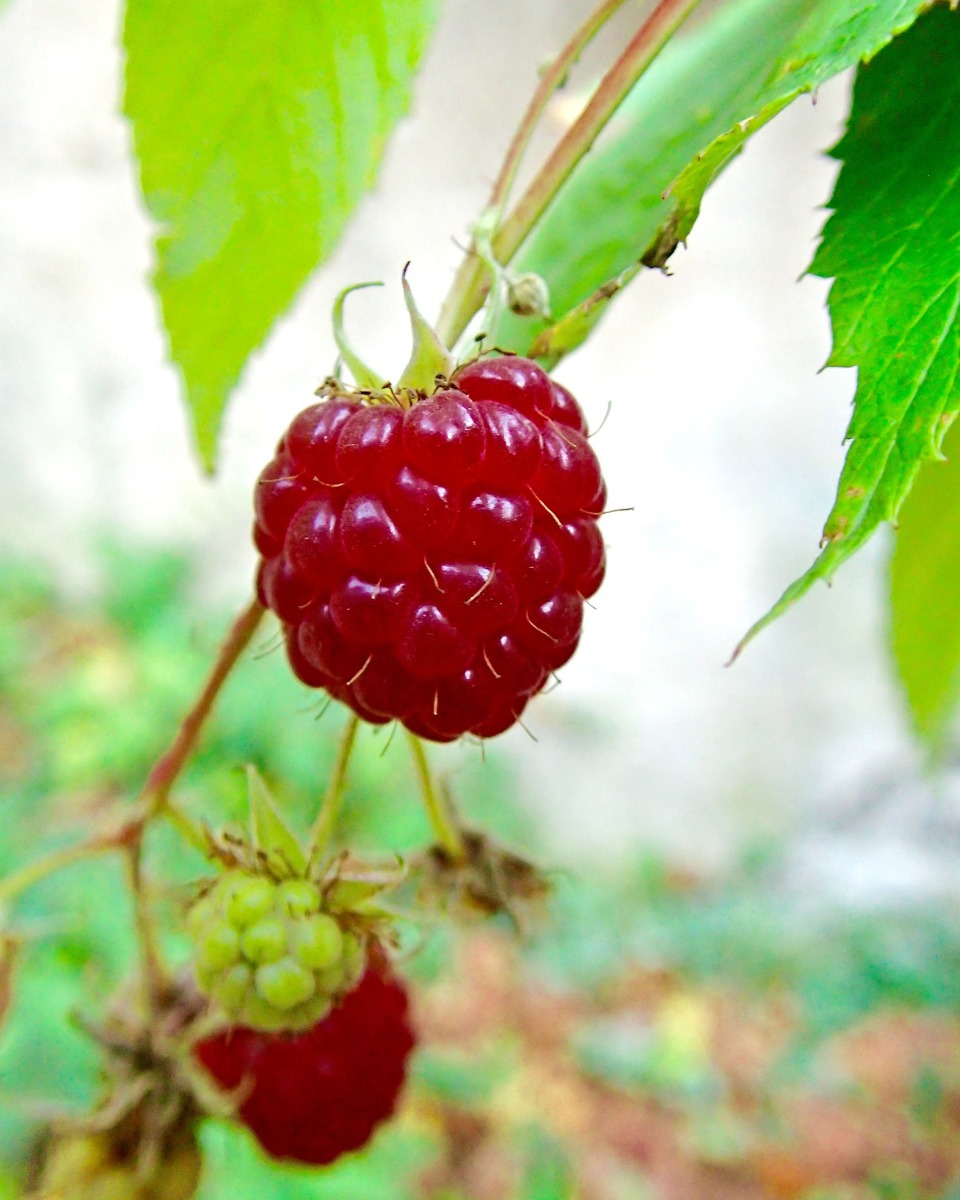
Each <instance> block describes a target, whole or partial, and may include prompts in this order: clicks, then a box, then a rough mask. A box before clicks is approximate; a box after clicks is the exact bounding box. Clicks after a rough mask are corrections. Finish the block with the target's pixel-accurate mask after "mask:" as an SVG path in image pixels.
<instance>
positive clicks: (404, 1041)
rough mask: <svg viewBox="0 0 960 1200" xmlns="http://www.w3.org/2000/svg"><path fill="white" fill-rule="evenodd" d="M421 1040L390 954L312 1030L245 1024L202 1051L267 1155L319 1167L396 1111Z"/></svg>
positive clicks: (354, 1146) (374, 957)
mask: <svg viewBox="0 0 960 1200" xmlns="http://www.w3.org/2000/svg"><path fill="white" fill-rule="evenodd" d="M414 1042H415V1038H414V1034H413V1030H412V1029H411V1026H410V1021H409V1016H408V1002H407V993H406V989H405V988H404V987H403V985H402V984H401V983H400V982H399V980H397V979H396V977H395V976H393V975H392V974H391V973H390V970H389V967H388V966H387V965H386V962H385V960H384V957H383V955H382V953H380V952H378V951H377V950H376V949H374V951H373V952H372V953H371V956H370V965H369V966H368V968H367V970H366V972H365V973H364V976H363V978H362V979H361V980H360V983H359V984H358V985H357V986H356V987H355V988H354V990H353V991H352V992H348V993H347V995H346V996H344V998H343V1000H342V1001H341V1003H340V1004H339V1005H338V1006H337V1007H335V1008H333V1009H332V1010H331V1011H330V1013H329V1014H328V1015H327V1016H326V1017H324V1018H323V1020H321V1021H320V1022H318V1024H316V1025H314V1026H313V1027H312V1028H311V1029H307V1030H305V1031H304V1032H302V1033H292V1034H291V1033H263V1032H261V1031H259V1030H255V1029H248V1028H246V1027H244V1026H237V1027H235V1028H232V1029H227V1030H224V1031H223V1032H220V1033H215V1034H212V1035H211V1036H209V1037H206V1038H204V1039H203V1040H201V1041H200V1042H198V1043H197V1044H196V1045H195V1046H194V1054H195V1055H196V1057H197V1059H198V1060H199V1061H200V1063H201V1064H202V1065H203V1066H204V1067H205V1068H206V1069H207V1071H209V1072H210V1074H211V1075H212V1076H213V1077H214V1079H215V1080H216V1081H217V1083H218V1084H219V1085H220V1087H222V1088H223V1089H224V1090H225V1091H228V1092H235V1093H236V1094H237V1095H239V1096H241V1097H243V1099H242V1101H241V1103H240V1107H239V1110H238V1116H239V1119H240V1120H241V1121H242V1122H243V1123H244V1124H245V1125H246V1126H247V1127H248V1129H249V1130H250V1131H251V1133H253V1135H254V1136H255V1137H256V1138H257V1140H258V1141H259V1142H260V1144H261V1146H263V1148H264V1150H266V1151H267V1153H268V1154H272V1155H273V1156H274V1157H275V1158H286V1159H294V1160H295V1161H297V1162H301V1163H311V1164H313V1165H316V1166H320V1165H322V1164H324V1163H330V1162H333V1161H334V1159H337V1158H339V1157H340V1155H342V1154H348V1153H350V1152H351V1151H353V1150H358V1149H359V1148H360V1147H361V1146H364V1145H365V1144H366V1143H367V1142H368V1141H369V1140H370V1137H371V1136H372V1134H373V1131H374V1130H375V1129H376V1127H377V1126H378V1125H379V1124H380V1123H381V1122H383V1121H385V1120H386V1119H387V1118H388V1117H389V1116H390V1115H391V1114H392V1113H393V1111H394V1109H395V1107H396V1104H397V1098H398V1096H399V1094H400V1089H401V1088H402V1086H403V1082H404V1079H405V1077H406V1068H407V1059H408V1058H409V1056H410V1051H411V1050H412V1049H413V1046H414Z"/></svg>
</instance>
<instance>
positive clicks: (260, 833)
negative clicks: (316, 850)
mask: <svg viewBox="0 0 960 1200" xmlns="http://www.w3.org/2000/svg"><path fill="white" fill-rule="evenodd" d="M247 787H248V789H249V800H250V841H251V844H252V846H253V848H254V850H255V851H256V852H257V853H258V854H262V855H264V856H265V857H266V859H267V862H268V864H269V865H270V866H271V867H274V868H276V869H278V870H279V872H280V873H281V874H283V875H288V874H290V873H291V871H292V872H293V874H294V875H305V874H306V870H307V858H306V855H305V854H304V852H303V849H302V847H301V846H300V843H299V841H298V840H297V837H296V835H295V834H294V832H293V830H292V829H291V828H290V826H289V825H288V824H287V823H286V821H285V820H284V819H283V817H282V816H281V815H280V811H279V809H278V808H277V805H276V802H275V800H274V798H273V796H272V795H271V793H270V789H269V788H268V787H267V785H266V782H265V781H264V779H263V776H262V775H261V774H260V772H259V771H258V770H257V768H256V767H254V766H248V767H247Z"/></svg>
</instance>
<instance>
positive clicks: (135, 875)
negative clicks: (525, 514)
mask: <svg viewBox="0 0 960 1200" xmlns="http://www.w3.org/2000/svg"><path fill="white" fill-rule="evenodd" d="M143 833H144V827H143V826H142V825H141V826H140V829H139V832H138V833H137V834H136V836H134V837H133V838H131V840H130V841H129V842H127V844H126V846H125V847H124V850H125V852H126V865H127V877H128V879H129V881H130V893H131V896H132V898H133V918H134V924H135V926H136V930H137V941H138V943H139V946H140V957H141V960H142V962H143V1003H144V1008H145V1010H146V1015H147V1020H148V1022H149V1025H150V1027H151V1028H152V1027H153V1024H154V1016H155V1015H156V1013H157V1012H159V1011H160V1008H161V1006H162V1004H163V999H164V996H165V995H166V993H167V991H168V988H169V984H168V977H167V971H166V968H165V967H164V965H163V959H162V957H161V954H160V947H159V945H158V943H157V932H156V926H155V924H154V920H153V914H152V913H151V911H150V899H149V896H148V895H147V888H146V883H145V881H144V878H143Z"/></svg>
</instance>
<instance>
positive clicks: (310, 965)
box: [291, 913, 343, 971]
mask: <svg viewBox="0 0 960 1200" xmlns="http://www.w3.org/2000/svg"><path fill="white" fill-rule="evenodd" d="M292 932H293V936H292V938H291V943H292V945H291V949H292V950H293V954H294V957H295V958H296V960H297V962H298V963H299V964H300V965H301V966H302V967H306V968H307V969H308V970H311V971H325V970H327V968H328V967H332V966H333V965H334V963H336V962H339V961H340V956H341V955H342V953H343V934H342V933H341V932H340V926H339V925H338V924H337V922H336V921H335V920H334V919H333V917H331V916H328V915H327V914H326V913H317V914H316V915H315V916H312V917H307V918H305V919H304V920H302V921H298V922H297V923H296V925H295V926H294V927H293V931H292Z"/></svg>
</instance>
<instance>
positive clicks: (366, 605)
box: [254, 355, 606, 741]
mask: <svg viewBox="0 0 960 1200" xmlns="http://www.w3.org/2000/svg"><path fill="white" fill-rule="evenodd" d="M605 503H606V489H605V487H604V484H603V478H602V476H601V473H600V464H599V463H598V462H597V458H596V455H595V454H594V453H593V450H592V448H591V447H590V444H589V443H588V441H587V440H586V423H585V421H584V418H583V413H582V412H581V410H580V406H579V405H578V404H577V401H576V400H575V399H574V397H573V396H572V395H571V394H570V392H569V391H567V389H566V388H563V387H561V386H560V385H559V384H557V383H554V382H553V381H552V380H551V379H550V378H549V376H548V375H546V374H545V372H543V371H542V370H541V369H540V367H538V366H537V365H536V363H534V362H531V361H530V360H529V359H526V358H518V357H514V356H509V355H502V356H498V357H493V358H484V359H480V360H478V361H476V362H473V363H470V364H469V365H467V366H465V367H463V368H462V369H461V370H459V371H457V372H456V373H455V375H454V376H453V379H452V381H451V386H449V387H444V388H441V389H439V390H438V391H436V392H435V393H434V394H433V395H432V396H428V397H426V398H423V399H419V400H417V401H416V403H413V404H410V405H409V406H408V407H406V408H404V407H402V406H401V404H399V403H398V402H395V401H393V398H392V397H390V396H383V397H373V398H371V397H360V396H359V395H357V396H336V397H334V398H331V399H327V400H323V401H321V402H320V403H319V404H314V405H312V406H311V407H310V408H308V409H305V410H304V411H303V412H302V413H300V415H299V416H297V417H296V418H295V419H294V421H293V423H292V424H291V426H290V428H289V429H288V430H287V432H286V434H285V436H284V437H283V438H282V439H281V442H280V445H279V447H278V450H277V453H276V456H275V457H274V459H273V460H272V461H271V462H270V464H269V465H268V466H267V467H266V468H265V470H264V471H263V473H262V474H261V476H260V479H259V482H258V484H257V490H256V514H257V520H256V525H255V529H254V540H255V542H256V545H257V548H258V550H259V551H260V554H261V555H262V562H261V564H260V570H259V574H258V578H257V588H258V594H259V596H260V599H261V602H262V603H263V604H264V605H266V606H267V607H268V608H271V609H272V610H273V611H274V612H275V613H276V614H277V616H278V617H279V618H280V620H281V621H282V622H283V623H284V625H285V626H286V642H287V648H288V653H289V657H290V662H291V665H292V667H293V670H294V672H295V673H296V675H297V676H298V677H299V678H300V679H301V680H302V681H303V682H304V683H306V684H307V685H308V686H310V687H323V688H326V689H327V691H329V692H330V694H331V695H332V696H334V697H335V698H336V699H338V700H341V701H343V703H345V704H348V705H349V706H350V707H351V708H352V709H353V710H354V711H355V712H357V713H358V714H359V715H360V716H361V717H363V718H364V719H365V720H368V721H372V722H373V723H379V724H382V723H383V722H385V721H389V720H391V719H398V720H400V721H402V722H403V723H404V724H405V725H406V726H407V728H408V729H410V730H412V731H413V732H414V733H417V734H419V735H420V736H422V737H426V738H430V739H432V740H434V741H452V740H453V739H454V738H457V737H459V736H461V735H462V734H464V733H473V734H475V735H477V736H478V737H493V736H494V735H495V734H497V733H501V732H503V730H505V729H509V728H510V726H511V725H513V724H514V723H515V722H516V721H517V720H518V718H519V717H520V714H521V713H522V711H523V708H524V705H525V704H526V703H527V701H528V700H529V698H530V697H531V696H533V695H535V694H536V693H537V692H539V691H540V689H541V688H542V687H543V686H544V684H545V682H546V680H547V677H548V674H549V672H550V671H552V670H556V668H557V667H559V666H561V665H562V664H563V663H565V662H566V661H567V660H568V659H569V658H570V656H571V655H572V654H573V652H574V650H575V649H576V646H577V642H578V641H579V638H580V628H581V622H582V616H583V601H584V600H585V599H587V598H588V597H590V596H592V595H593V594H594V592H595V591H596V590H597V588H598V587H599V586H600V584H601V582H602V580H603V574H604V565H605V564H604V548H603V539H602V538H601V536H600V531H599V529H598V527H597V517H598V516H599V515H600V513H601V512H602V510H603V507H604V504H605Z"/></svg>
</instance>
